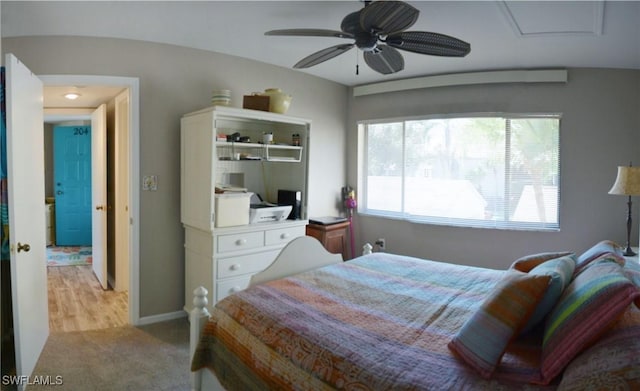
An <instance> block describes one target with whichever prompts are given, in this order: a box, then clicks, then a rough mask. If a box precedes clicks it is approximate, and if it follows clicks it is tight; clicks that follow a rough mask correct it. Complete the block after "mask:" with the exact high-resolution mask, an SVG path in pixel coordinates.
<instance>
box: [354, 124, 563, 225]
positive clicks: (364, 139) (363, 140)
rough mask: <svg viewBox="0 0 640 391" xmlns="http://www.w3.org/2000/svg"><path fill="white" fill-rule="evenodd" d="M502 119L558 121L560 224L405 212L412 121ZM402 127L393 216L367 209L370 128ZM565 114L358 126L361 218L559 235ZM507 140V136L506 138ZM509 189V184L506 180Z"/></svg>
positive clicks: (359, 204) (559, 211)
mask: <svg viewBox="0 0 640 391" xmlns="http://www.w3.org/2000/svg"><path fill="white" fill-rule="evenodd" d="M493 117H496V118H502V119H504V120H507V119H509V120H518V119H531V118H541V119H544V118H551V119H557V120H558V146H557V154H558V164H557V167H558V175H557V176H558V184H557V191H558V194H557V216H556V217H557V222H556V223H539V222H521V221H500V220H493V221H489V220H472V219H462V218H453V217H437V216H418V215H411V214H409V213H407V212H405V198H406V197H405V191H406V189H405V185H406V172H405V169H406V153H407V148H406V142H407V140H406V127H407V125H406V123H407V122H410V121H424V120H435V119H457V118H461V119H462V118H493ZM391 123H401V124H402V162H403V164H402V168H401V172H402V174H401V175H402V177H401V186H402V189H401V201H400V202H401V204H400V205H401V211H400V212H392V211H386V210H379V209H368V208H366V205H367V197H368V194H367V191H366V189H367V188H368V175H367V172H368V154H367V151H368V150H369V145H368V141H369V139H368V134H367V131H368V128H367V127H368V126H369V125H381V124H391ZM561 129H562V113H560V112H531V113H527V112H513V113H510V112H509V113H507V112H468V113H449V114H428V115H420V116H407V117H394V118H385V119H368V120H361V121H358V122H357V131H358V132H357V133H358V151H357V184H358V188H359V189H360V191H359V193H358V207H357V211H358V214H361V215H364V216H374V217H381V218H385V219H391V220H403V221H408V222H411V223H416V224H429V225H441V226H449V227H467V228H485V229H499V230H512V231H540V232H559V231H560V230H561V210H560V205H561V198H562V191H561V187H562V186H561V178H562V175H561V171H562V164H561V162H562V159H561V156H562V151H561V150H562V148H561V146H562V131H561ZM505 137H506V135H505ZM507 148H508V147H507V144H506V143H505V147H504V152H505V158H506V152H507ZM505 185H506V180H505Z"/></svg>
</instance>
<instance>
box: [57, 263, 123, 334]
mask: <svg viewBox="0 0 640 391" xmlns="http://www.w3.org/2000/svg"><path fill="white" fill-rule="evenodd" d="M47 285H48V295H49V328H50V331H51V332H56V331H63V332H68V331H85V330H95V329H105V328H110V327H119V326H126V325H127V324H128V323H129V321H128V317H129V312H128V308H127V306H128V295H127V292H116V291H114V290H106V291H105V290H103V289H102V287H101V286H100V283H99V282H98V280H97V279H96V277H95V276H94V275H93V272H92V270H91V266H61V267H47Z"/></svg>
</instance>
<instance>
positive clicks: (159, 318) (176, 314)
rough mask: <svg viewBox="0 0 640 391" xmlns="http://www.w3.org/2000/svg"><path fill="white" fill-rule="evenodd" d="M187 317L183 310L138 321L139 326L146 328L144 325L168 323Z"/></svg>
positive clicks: (146, 317)
mask: <svg viewBox="0 0 640 391" xmlns="http://www.w3.org/2000/svg"><path fill="white" fill-rule="evenodd" d="M186 317H187V313H186V312H184V311H182V310H181V311H176V312H167V313H166V314H159V315H151V316H144V317H142V318H140V319H138V324H137V326H144V325H148V324H153V323H159V322H166V321H168V320H174V319H180V318H186Z"/></svg>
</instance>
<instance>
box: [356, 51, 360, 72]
mask: <svg viewBox="0 0 640 391" xmlns="http://www.w3.org/2000/svg"><path fill="white" fill-rule="evenodd" d="M358 60H360V58H359V57H358V51H356V76H358V75H359V74H360V64H359V61H358Z"/></svg>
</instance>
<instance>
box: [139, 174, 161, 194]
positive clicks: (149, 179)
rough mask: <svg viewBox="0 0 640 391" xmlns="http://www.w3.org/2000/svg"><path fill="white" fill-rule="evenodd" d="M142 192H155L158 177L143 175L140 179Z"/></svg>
mask: <svg viewBox="0 0 640 391" xmlns="http://www.w3.org/2000/svg"><path fill="white" fill-rule="evenodd" d="M142 190H146V191H149V190H151V191H156V190H158V176H157V175H145V176H143V177H142Z"/></svg>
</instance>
